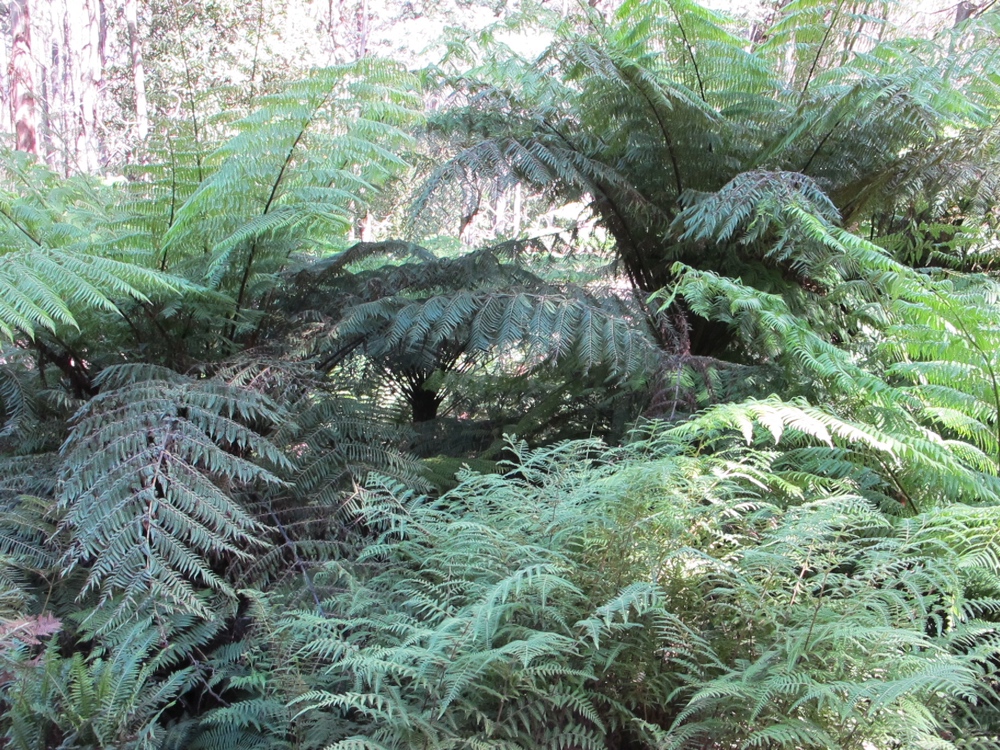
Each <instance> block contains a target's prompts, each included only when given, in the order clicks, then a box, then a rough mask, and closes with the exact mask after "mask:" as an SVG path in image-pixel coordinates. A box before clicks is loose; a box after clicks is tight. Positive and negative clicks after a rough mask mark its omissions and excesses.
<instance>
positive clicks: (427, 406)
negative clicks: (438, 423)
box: [410, 386, 444, 424]
mask: <svg viewBox="0 0 1000 750" xmlns="http://www.w3.org/2000/svg"><path fill="white" fill-rule="evenodd" d="M443 400H444V399H443V398H442V397H441V396H439V395H438V394H437V393H436V392H435V391H431V390H428V389H426V388H424V387H423V386H418V387H416V388H414V389H413V392H412V393H411V394H410V407H411V408H412V409H413V423H414V424H417V423H419V422H429V421H431V420H432V419H437V413H438V407H439V406H440V405H441V402H442V401H443Z"/></svg>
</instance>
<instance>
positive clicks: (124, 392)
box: [60, 367, 288, 627]
mask: <svg viewBox="0 0 1000 750" xmlns="http://www.w3.org/2000/svg"><path fill="white" fill-rule="evenodd" d="M101 384H102V385H103V386H104V390H103V392H102V393H101V394H100V395H99V396H97V397H96V398H95V399H93V400H92V401H91V402H89V403H88V404H87V406H86V407H85V408H84V409H82V410H81V412H80V413H79V414H78V415H77V418H76V421H75V424H74V427H73V431H72V433H71V434H70V437H69V438H68V440H67V442H66V444H65V446H64V448H63V451H62V455H63V461H64V466H65V468H64V473H63V479H62V486H61V489H60V503H61V504H62V505H63V506H64V507H65V509H66V515H65V518H64V520H63V524H64V526H65V527H66V528H67V529H71V530H72V534H73V543H72V545H71V547H70V549H69V550H68V552H67V561H66V562H67V564H68V565H69V566H70V567H72V566H73V565H77V564H82V563H85V564H86V565H87V584H86V586H85V588H84V593H85V592H87V591H88V590H91V589H93V590H97V591H99V593H100V601H101V602H102V603H106V604H107V606H110V607H113V608H114V611H115V612H116V616H115V617H112V618H110V619H109V620H108V626H109V627H114V626H116V625H118V624H122V623H125V622H127V621H128V620H129V619H130V618H132V617H134V616H135V613H137V612H139V611H141V610H142V608H144V607H148V606H151V605H152V606H163V605H169V606H170V607H171V608H176V609H177V610H178V611H182V612H183V611H189V612H193V613H197V614H200V615H203V616H206V617H207V616H209V613H210V612H211V609H210V607H211V605H210V604H209V603H208V602H206V601H205V599H204V597H203V596H202V595H201V594H200V593H199V592H203V591H214V592H217V593H218V594H220V595H222V596H224V597H230V598H232V597H234V596H235V592H234V591H233V589H232V588H231V586H230V585H229V584H228V583H227V582H226V579H225V575H224V574H223V573H221V571H219V570H217V569H213V566H217V565H219V564H220V563H222V562H223V561H224V560H226V558H230V557H232V558H236V559H239V558H241V557H246V556H248V554H249V553H248V551H247V549H249V548H253V547H255V546H258V545H259V544H260V539H259V534H260V527H259V526H258V524H257V523H256V522H255V521H254V520H253V518H252V517H251V516H249V515H248V514H247V512H246V511H245V510H244V509H243V508H241V507H240V504H239V503H238V502H237V501H236V500H235V498H234V496H233V494H232V493H233V492H238V491H239V488H240V487H249V486H252V485H253V484H255V483H264V484H267V483H277V482H278V481H279V480H278V478H277V477H276V476H275V475H274V474H273V473H272V472H271V471H269V469H268V468H266V467H268V466H271V467H283V466H287V465H288V460H287V459H286V458H285V457H284V456H283V455H282V454H281V453H280V452H279V451H278V449H277V448H275V447H274V446H273V445H271V444H270V443H269V442H268V441H267V440H266V439H264V438H262V437H261V436H260V435H259V434H257V433H256V432H254V430H253V429H252V428H251V427H249V426H247V425H248V423H249V424H254V423H255V422H265V423H266V422H268V421H272V420H275V419H276V418H278V413H277V412H276V411H275V410H274V408H273V407H272V406H271V405H270V404H269V403H268V402H267V401H266V400H264V399H262V398H259V397H258V398H255V397H254V396H253V394H251V393H248V392H246V391H242V392H241V391H237V390H234V389H229V388H227V387H225V386H220V385H218V384H213V383H211V382H203V383H198V382H192V381H189V380H187V379H185V378H183V377H181V376H178V375H175V374H173V373H170V372H166V371H156V370H155V369H153V370H150V369H149V368H141V367H138V368H137V367H123V368H117V369H113V370H106V371H105V373H104V374H102V380H101ZM154 602H155V603H156V604H154Z"/></svg>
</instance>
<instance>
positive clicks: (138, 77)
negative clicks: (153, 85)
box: [125, 0, 149, 141]
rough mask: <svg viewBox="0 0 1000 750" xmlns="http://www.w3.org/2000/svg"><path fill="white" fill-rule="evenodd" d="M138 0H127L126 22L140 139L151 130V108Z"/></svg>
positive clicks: (136, 123) (136, 119)
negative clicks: (140, 34)
mask: <svg viewBox="0 0 1000 750" xmlns="http://www.w3.org/2000/svg"><path fill="white" fill-rule="evenodd" d="M136 4H137V0H125V23H126V24H128V43H129V47H130V48H131V50H132V82H133V84H134V86H135V130H136V134H137V135H138V136H139V140H140V141H144V140H146V134H147V133H148V132H149V110H148V105H147V104H146V71H145V69H144V68H143V65H142V40H141V38H140V36H139V14H138V11H137V9H136Z"/></svg>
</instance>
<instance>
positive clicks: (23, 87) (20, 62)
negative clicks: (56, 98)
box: [8, 0, 38, 154]
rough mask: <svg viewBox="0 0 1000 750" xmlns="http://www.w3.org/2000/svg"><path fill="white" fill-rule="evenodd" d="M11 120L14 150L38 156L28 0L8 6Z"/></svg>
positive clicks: (13, 0) (14, 2) (12, 2)
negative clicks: (14, 135) (14, 137)
mask: <svg viewBox="0 0 1000 750" xmlns="http://www.w3.org/2000/svg"><path fill="white" fill-rule="evenodd" d="M10 36H11V55H10V70H9V73H8V76H9V80H10V103H11V119H12V120H13V123H14V132H15V134H16V136H17V149H18V150H19V151H27V152H28V153H29V154H37V153H38V136H37V130H38V112H37V110H36V107H35V85H34V75H33V74H34V70H33V68H34V63H33V62H32V60H31V16H30V11H29V8H28V0H11V3H10Z"/></svg>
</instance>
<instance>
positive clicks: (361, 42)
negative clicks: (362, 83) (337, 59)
mask: <svg viewBox="0 0 1000 750" xmlns="http://www.w3.org/2000/svg"><path fill="white" fill-rule="evenodd" d="M370 21H371V19H370V18H369V17H368V0H361V2H360V3H359V5H358V47H357V51H358V59H359V60H360V59H361V58H362V57H365V56H367V55H368V25H369V23H370Z"/></svg>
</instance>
